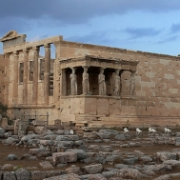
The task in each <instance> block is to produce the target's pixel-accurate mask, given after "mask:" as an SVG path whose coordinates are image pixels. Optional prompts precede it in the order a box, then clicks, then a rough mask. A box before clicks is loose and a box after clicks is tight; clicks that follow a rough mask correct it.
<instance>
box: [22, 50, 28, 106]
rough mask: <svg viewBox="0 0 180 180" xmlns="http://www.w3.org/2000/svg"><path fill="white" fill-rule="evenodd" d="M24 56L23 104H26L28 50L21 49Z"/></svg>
mask: <svg viewBox="0 0 180 180" xmlns="http://www.w3.org/2000/svg"><path fill="white" fill-rule="evenodd" d="M23 54H24V74H23V75H24V77H23V104H27V98H28V89H27V78H28V50H27V49H23Z"/></svg>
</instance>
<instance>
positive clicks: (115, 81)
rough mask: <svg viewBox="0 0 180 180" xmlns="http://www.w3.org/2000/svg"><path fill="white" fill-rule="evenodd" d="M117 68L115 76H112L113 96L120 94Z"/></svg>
mask: <svg viewBox="0 0 180 180" xmlns="http://www.w3.org/2000/svg"><path fill="white" fill-rule="evenodd" d="M119 71H120V70H119V69H116V70H115V76H114V96H120V84H121V79H120V76H119Z"/></svg>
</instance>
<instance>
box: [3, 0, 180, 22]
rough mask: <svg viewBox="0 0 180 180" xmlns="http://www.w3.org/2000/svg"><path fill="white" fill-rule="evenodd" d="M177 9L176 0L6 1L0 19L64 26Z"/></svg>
mask: <svg viewBox="0 0 180 180" xmlns="http://www.w3.org/2000/svg"><path fill="white" fill-rule="evenodd" d="M179 9H180V1H179V0H173V2H172V1H164V0H158V1H157V0H151V1H149V0H98V1H97V0H41V1H32V0H30V1H24V0H5V1H1V3H0V17H1V18H5V17H18V18H19V17H20V18H22V17H23V18H24V19H41V18H44V19H46V18H47V17H49V18H52V19H58V20H59V21H63V22H64V23H85V22H86V21H88V20H89V19H91V18H93V17H97V16H104V15H109V14H123V13H126V12H129V11H132V10H138V11H139V10H140V11H145V12H146V11H149V12H166V11H174V10H179Z"/></svg>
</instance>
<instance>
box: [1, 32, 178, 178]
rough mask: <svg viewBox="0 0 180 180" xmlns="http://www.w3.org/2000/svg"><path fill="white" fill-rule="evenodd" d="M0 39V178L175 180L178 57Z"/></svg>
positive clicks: (53, 41)
mask: <svg viewBox="0 0 180 180" xmlns="http://www.w3.org/2000/svg"><path fill="white" fill-rule="evenodd" d="M0 41H1V42H2V43H3V54H2V55H0V102H1V103H3V104H5V105H7V107H8V113H7V115H8V117H5V116H4V115H1V114H0V180H9V179H12V180H56V179H57V180H130V179H131V180H138V179H141V180H147V179H149V180H152V179H154V180H162V179H163V180H169V179H180V173H179V168H180V163H179V162H180V149H179V146H180V132H179V118H180V117H179V116H180V113H179V106H180V103H179V100H180V98H179V94H180V93H179V89H180V88H179V87H180V81H179V78H180V70H179V58H180V57H179V56H169V55H164V54H154V53H148V52H141V51H131V50H126V49H120V48H112V47H105V46H97V45H90V44H82V43H75V42H68V41H65V40H63V37H62V36H57V37H52V38H47V39H44V40H40V41H36V42H26V35H24V34H22V35H19V34H18V33H17V32H16V31H10V32H9V33H7V34H6V35H5V36H3V37H2V38H1V39H0ZM43 51H44V54H43ZM53 51H54V52H55V53H54V56H52V55H51V54H52V53H53ZM165 126H166V127H165ZM108 127H110V128H108ZM164 127H165V128H164ZM172 127H173V128H176V130H174V129H171V128H172ZM135 128H136V131H135Z"/></svg>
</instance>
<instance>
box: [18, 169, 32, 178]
mask: <svg viewBox="0 0 180 180" xmlns="http://www.w3.org/2000/svg"><path fill="white" fill-rule="evenodd" d="M15 175H16V180H30V179H31V173H30V172H29V171H28V170H26V169H23V168H20V169H18V170H17V171H15Z"/></svg>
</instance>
